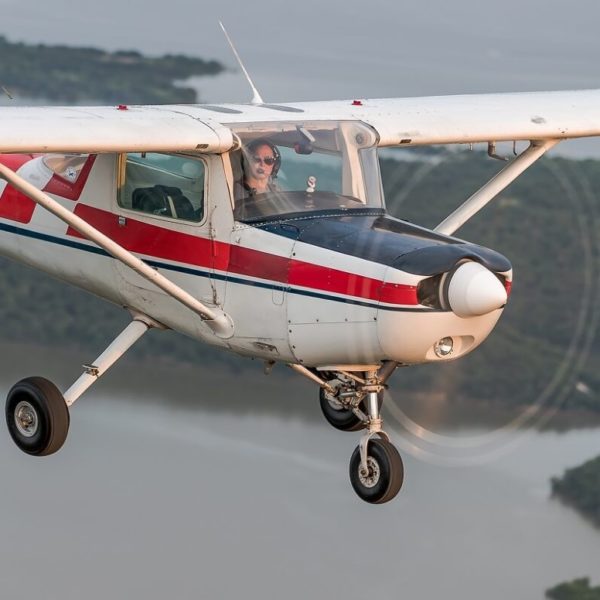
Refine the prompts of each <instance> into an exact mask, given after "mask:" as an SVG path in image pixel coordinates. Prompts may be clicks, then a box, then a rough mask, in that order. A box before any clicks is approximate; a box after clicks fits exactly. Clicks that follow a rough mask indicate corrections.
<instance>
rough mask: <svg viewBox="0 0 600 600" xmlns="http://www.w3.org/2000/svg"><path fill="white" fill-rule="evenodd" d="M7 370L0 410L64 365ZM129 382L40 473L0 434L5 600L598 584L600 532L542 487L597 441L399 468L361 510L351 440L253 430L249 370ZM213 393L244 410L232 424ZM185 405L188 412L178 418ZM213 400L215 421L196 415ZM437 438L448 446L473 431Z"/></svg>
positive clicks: (76, 418) (475, 595)
mask: <svg viewBox="0 0 600 600" xmlns="http://www.w3.org/2000/svg"><path fill="white" fill-rule="evenodd" d="M16 354H19V352H17V353H16ZM6 359H7V361H6V362H7V364H8V366H4V367H3V368H2V370H1V372H0V381H2V385H0V387H1V388H2V389H1V390H0V392H2V393H3V394H4V393H5V392H6V390H7V389H8V387H9V385H10V383H12V381H13V380H14V379H16V378H19V377H21V375H22V373H23V372H25V370H26V369H29V371H27V372H30V373H31V372H46V373H48V372H49V371H48V368H50V372H52V373H53V375H52V376H53V377H57V378H58V380H59V381H62V383H66V382H67V381H68V380H64V379H63V374H62V372H61V368H64V365H63V367H58V368H57V367H56V366H55V365H53V364H52V361H50V363H49V366H48V364H46V365H45V366H42V362H43V361H40V356H39V355H37V356H36V353H35V352H33V353H29V354H28V355H27V356H25V355H22V356H17V355H14V356H11V357H8V356H7V357H6ZM55 360H56V361H57V362H60V361H62V360H63V359H62V358H60V357H55ZM76 360H77V359H76V358H73V359H72V361H69V362H74V361H76ZM36 363H37V366H38V368H37V369H35V367H34V365H35V364H36ZM19 364H20V365H23V366H22V368H18V367H16V366H15V365H19ZM75 364H76V363H75ZM32 369H35V370H32ZM69 369H70V367H69ZM140 371H141V370H140V369H133V368H132V366H131V365H130V366H127V365H124V364H121V365H119V366H117V367H115V371H113V373H111V374H110V375H108V376H107V377H106V379H105V380H104V381H103V382H101V383H100V384H99V385H98V386H97V387H96V388H95V389H94V390H92V391H91V392H90V393H89V394H88V395H87V396H84V397H83V398H82V399H81V400H80V401H79V402H78V404H76V405H75V407H74V408H73V410H72V420H71V432H70V437H69V440H68V441H67V444H66V446H65V447H64V448H63V449H62V450H61V451H60V452H59V453H58V454H57V455H55V456H53V457H49V458H45V459H34V458H31V457H28V456H26V455H23V454H21V453H20V452H19V451H18V450H17V449H16V448H15V447H14V446H13V445H12V442H11V441H10V440H9V438H8V434H7V433H6V430H5V427H2V435H0V478H1V481H2V493H1V496H0V508H1V510H0V557H1V560H0V582H2V592H3V597H6V598H11V599H13V598H14V599H19V598H23V599H25V598H27V599H29V598H32V597H35V596H38V597H42V598H44V600H54V599H56V600H70V599H73V600H75V599H77V600H80V599H81V598H86V600H95V599H98V600H100V599H102V600H105V599H106V598H128V599H138V598H139V599H140V600H141V599H144V600H151V599H157V600H159V599H160V600H163V599H164V598H167V597H169V598H178V599H179V598H181V599H187V598H190V599H191V598H238V597H243V598H248V599H253V598H257V599H258V598H261V599H262V598H286V599H298V600H300V599H302V600H305V599H306V598H326V597H336V598H346V599H349V600H353V599H356V600H359V599H361V600H362V599H363V598H365V597H366V596H368V595H373V596H376V597H378V598H382V599H390V600H392V599H394V600H396V599H397V598H399V597H406V598H427V599H429V598H440V599H445V600H451V599H452V600H454V599H456V600H470V599H473V600H480V599H481V598H486V600H506V598H518V599H523V600H525V599H541V598H543V592H544V590H545V589H547V588H548V587H550V586H552V585H554V584H556V583H558V582H560V581H563V580H568V579H572V578H575V577H580V576H591V577H592V579H593V581H595V583H596V584H597V583H600V560H599V559H598V557H600V530H598V529H595V528H594V527H592V526H591V525H590V524H589V523H587V522H586V521H585V520H583V519H582V518H580V517H579V516H578V514H577V513H575V512H574V511H573V510H571V509H569V508H567V507H564V506H562V505H561V504H560V503H559V502H558V501H556V500H553V499H551V498H550V486H549V478H550V477H551V476H554V475H559V474H561V473H562V472H563V470H564V469H565V468H567V467H570V466H575V465H578V464H580V463H581V462H583V461H585V460H587V459H589V458H591V457H593V456H595V455H597V454H599V453H600V429H599V428H596V429H593V428H592V429H583V430H574V431H569V432H567V433H554V432H545V433H542V432H531V433H530V435H529V436H528V437H526V438H524V439H522V440H521V442H520V443H519V444H517V445H516V446H515V447H514V448H512V449H511V450H510V452H507V453H505V454H504V455H502V456H501V457H500V458H495V459H493V460H487V461H485V462H482V464H478V465H474V466H456V465H454V466H445V465H436V464H433V463H432V461H429V460H422V459H419V458H415V457H413V456H411V455H410V453H407V452H404V460H405V467H406V482H405V486H404V488H403V490H402V491H401V493H400V495H399V497H398V498H397V499H396V500H395V501H393V502H391V503H389V504H387V505H383V506H370V505H367V504H364V503H362V502H361V501H359V500H358V499H357V497H355V495H354V493H353V492H352V489H351V487H350V484H349V481H348V475H347V464H348V460H349V457H350V454H351V452H352V450H353V448H354V446H355V445H356V443H357V440H358V437H357V436H356V435H353V434H343V433H341V432H337V431H335V430H333V429H331V428H330V427H329V426H328V425H326V424H324V423H323V424H321V423H320V422H318V421H315V422H309V421H306V420H300V419H298V418H296V419H288V418H285V417H282V416H269V415H264V414H263V415H262V416H261V415H252V408H251V407H252V402H253V393H255V392H253V391H252V390H250V391H249V388H253V389H256V390H266V389H268V385H267V387H264V385H265V384H264V383H263V381H264V379H263V376H262V375H261V374H260V372H259V370H258V369H257V372H256V373H254V374H246V375H245V376H244V378H243V379H239V380H238V379H236V378H233V377H231V376H230V375H228V374H226V373H219V372H218V371H216V372H215V371H213V375H216V377H215V378H214V379H213V381H212V382H208V381H207V384H208V385H207V386H206V387H205V386H204V385H203V384H202V382H203V380H204V379H205V378H206V379H207V380H208V377H209V376H210V375H211V371H210V370H208V369H199V370H198V372H197V373H191V374H188V376H187V377H188V379H187V380H186V379H185V377H184V376H183V375H181V374H180V373H169V371H167V370H160V369H158V370H157V369H153V375H152V379H151V381H152V386H151V388H152V390H151V391H149V390H148V387H144V386H142V387H141V388H139V389H137V390H136V387H137V385H136V384H135V380H139V379H144V373H143V372H140ZM128 379H129V380H130V382H131V385H129V386H128V385H127V383H126V381H127V380H128ZM193 381H195V382H196V385H197V387H196V388H194V387H193V386H192V385H190V384H191V382H193ZM278 384H279V382H278V381H277V380H275V382H273V383H271V384H270V385H272V386H273V387H272V389H271V393H273V394H277V393H281V389H282V388H281V387H279V385H278ZM211 385H212V386H219V385H220V387H221V388H222V389H221V393H222V394H223V393H224V394H229V395H231V396H234V395H236V396H237V398H238V399H239V397H245V399H246V400H247V402H248V407H247V408H248V411H247V413H246V415H245V416H238V415H236V414H233V413H232V412H231V411H230V410H229V409H230V407H228V406H227V403H226V401H223V399H222V398H220V397H219V396H218V394H215V395H214V396H213V395H211V394H212V392H211V391H210V389H211V388H210V386H211ZM260 386H263V387H260ZM183 388H185V390H187V391H186V393H187V394H188V395H191V394H193V393H194V389H195V390H196V392H195V393H196V394H197V395H198V396H199V397H201V398H203V406H204V408H200V409H190V408H183V407H182V405H181V404H180V403H179V402H178V396H179V395H180V394H181V393H182V389H183ZM300 389H302V387H301V386H300ZM118 390H120V392H119V391H118ZM142 390H144V397H140V396H139V393H140V392H142ZM305 391H309V393H308V394H307V395H306V398H305V401H306V402H310V403H314V404H315V405H316V400H315V396H314V390H312V388H310V387H307V388H305ZM295 393H296V392H295V391H294V392H292V393H291V394H290V398H289V399H288V398H282V402H286V401H290V402H292V401H294V402H295V401H298V398H297V397H296V396H295V395H294V394H295ZM207 394H208V395H209V397H208V399H207V398H206V395H207ZM311 394H313V395H311ZM212 398H214V399H216V400H218V402H219V403H222V404H221V405H220V406H213V409H211V410H208V409H207V406H210V404H211V399H212ZM207 400H208V403H207ZM315 410H316V407H315ZM390 423H391V425H392V426H393V420H391V421H390ZM439 433H445V434H447V435H448V436H451V437H452V438H453V439H455V440H457V439H458V440H460V439H464V438H465V436H473V435H475V434H478V435H481V434H483V433H484V429H482V428H481V427H480V428H478V429H477V430H472V429H465V428H462V429H458V430H457V429H453V430H451V431H439ZM515 435H517V434H515ZM393 436H394V438H395V439H396V441H397V442H401V439H400V438H399V433H398V431H395V432H394V433H393ZM507 441H510V440H507Z"/></svg>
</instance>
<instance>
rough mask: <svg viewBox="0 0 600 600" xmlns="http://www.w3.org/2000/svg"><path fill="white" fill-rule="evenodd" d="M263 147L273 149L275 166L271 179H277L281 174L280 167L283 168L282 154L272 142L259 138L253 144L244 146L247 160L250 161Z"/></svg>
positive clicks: (249, 143)
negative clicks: (278, 174)
mask: <svg viewBox="0 0 600 600" xmlns="http://www.w3.org/2000/svg"><path fill="white" fill-rule="evenodd" d="M261 146H268V147H269V148H271V152H273V158H274V159H275V164H274V165H273V170H272V171H271V179H275V177H277V173H279V167H281V153H280V152H279V148H277V146H276V145H275V144H273V143H272V142H270V141H269V140H268V139H267V138H257V139H255V140H252V141H251V142H248V143H247V144H246V145H245V146H244V154H245V157H246V160H249V159H250V158H251V157H252V156H253V155H254V153H255V152H256V151H257V150H258V149H259V148H260V147H261Z"/></svg>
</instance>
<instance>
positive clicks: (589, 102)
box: [0, 90, 600, 153]
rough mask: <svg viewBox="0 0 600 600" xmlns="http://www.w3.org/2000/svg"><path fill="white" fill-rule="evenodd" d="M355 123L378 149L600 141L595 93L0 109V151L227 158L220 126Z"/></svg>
mask: <svg viewBox="0 0 600 600" xmlns="http://www.w3.org/2000/svg"><path fill="white" fill-rule="evenodd" d="M332 119H337V120H343V119H360V120H361V121H364V122H365V123H367V124H369V125H371V126H372V127H373V128H374V129H375V130H376V131H377V133H378V134H379V146H382V147H384V146H397V145H401V146H416V145H428V144H455V143H476V142H490V141H497V142H499V141H512V140H530V141H532V140H533V141H535V140H549V139H556V140H560V139H568V138H577V137H589V136H600V90H577V91H561V92H531V93H511V94H479V95H477V94H473V95H456V96H430V97H421V98H418V97H416V98H383V99H363V100H345V101H344V100H342V101H322V102H297V103H283V104H259V105H251V104H225V105H219V106H210V105H171V106H128V107H125V106H121V107H115V106H111V107H73V108H64V107H2V108H0V153H7V152H86V153H87V152H89V153H97V152H135V151H164V152H169V151H170V152H217V153H220V152H226V151H228V150H230V149H231V148H232V147H233V146H234V145H235V136H234V135H233V134H232V132H231V130H230V129H229V127H228V125H235V124H241V123H250V122H253V121H256V122H277V121H289V120H332Z"/></svg>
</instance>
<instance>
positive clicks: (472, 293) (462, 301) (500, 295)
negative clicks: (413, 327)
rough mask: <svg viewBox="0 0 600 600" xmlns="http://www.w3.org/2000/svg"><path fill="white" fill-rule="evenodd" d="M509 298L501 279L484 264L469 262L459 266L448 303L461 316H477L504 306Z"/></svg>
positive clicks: (449, 287) (451, 280)
mask: <svg viewBox="0 0 600 600" xmlns="http://www.w3.org/2000/svg"><path fill="white" fill-rule="evenodd" d="M507 299H508V296H507V293H506V289H505V288H504V286H503V285H502V283H501V282H500V280H499V279H498V278H497V277H496V276H495V275H494V274H493V273H492V272H491V271H489V270H488V269H486V268H485V267H484V266H483V265H480V264H479V263H476V262H467V263H464V264H462V265H460V266H459V267H458V269H456V271H455V272H454V274H453V275H452V278H451V279H450V284H449V286H448V303H449V304H450V308H451V309H452V311H453V312H454V313H455V314H456V315H458V316H459V317H463V318H465V317H476V316H480V315H485V314H487V313H489V312H492V311H493V310H497V309H498V308H502V307H503V306H504V305H505V304H506V301H507Z"/></svg>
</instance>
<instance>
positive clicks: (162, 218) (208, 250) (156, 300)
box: [111, 152, 218, 314]
mask: <svg viewBox="0 0 600 600" xmlns="http://www.w3.org/2000/svg"><path fill="white" fill-rule="evenodd" d="M209 160H210V159H206V158H197V157H186V156H180V155H170V154H160V153H150V152H148V153H131V154H123V155H120V156H119V157H118V169H117V171H118V175H117V194H116V196H117V197H116V202H115V211H116V215H115V216H114V223H113V224H112V226H111V228H112V230H113V238H114V239H115V240H116V241H118V242H119V243H120V244H121V245H123V246H124V247H125V248H126V249H128V250H130V251H132V252H134V253H135V254H137V255H138V256H140V257H141V258H142V259H143V260H145V261H146V262H147V263H148V264H150V265H151V266H153V267H155V268H156V269H158V270H159V271H160V272H161V273H162V274H163V275H165V276H166V277H167V278H168V279H170V280H171V281H173V282H174V283H175V284H177V285H179V286H180V287H182V288H183V289H185V290H186V291H188V292H189V293H191V294H192V295H193V296H194V297H196V298H198V299H199V300H201V301H204V302H207V303H209V304H214V303H215V302H216V301H217V300H218V298H217V297H216V296H217V294H216V291H215V287H214V285H213V283H214V282H213V274H214V258H213V243H212V240H211V222H210V219H209V211H208V209H207V201H206V198H207V195H208V162H209ZM115 268H116V269H117V274H118V276H119V277H118V279H119V282H120V291H121V293H122V295H123V297H124V300H125V301H126V302H127V301H128V300H131V299H132V298H134V299H135V302H136V306H138V308H144V309H147V310H148V313H149V314H154V309H155V307H156V306H157V304H161V303H163V302H164V301H165V294H164V292H162V291H161V290H159V289H158V288H157V287H156V286H154V285H153V284H152V283H151V282H149V281H148V280H147V279H145V278H143V277H141V276H140V275H138V274H137V273H135V272H134V271H133V270H131V269H130V268H128V267H126V266H125V265H123V264H122V263H120V262H118V261H117V262H116V263H115ZM167 300H168V299H167Z"/></svg>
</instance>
